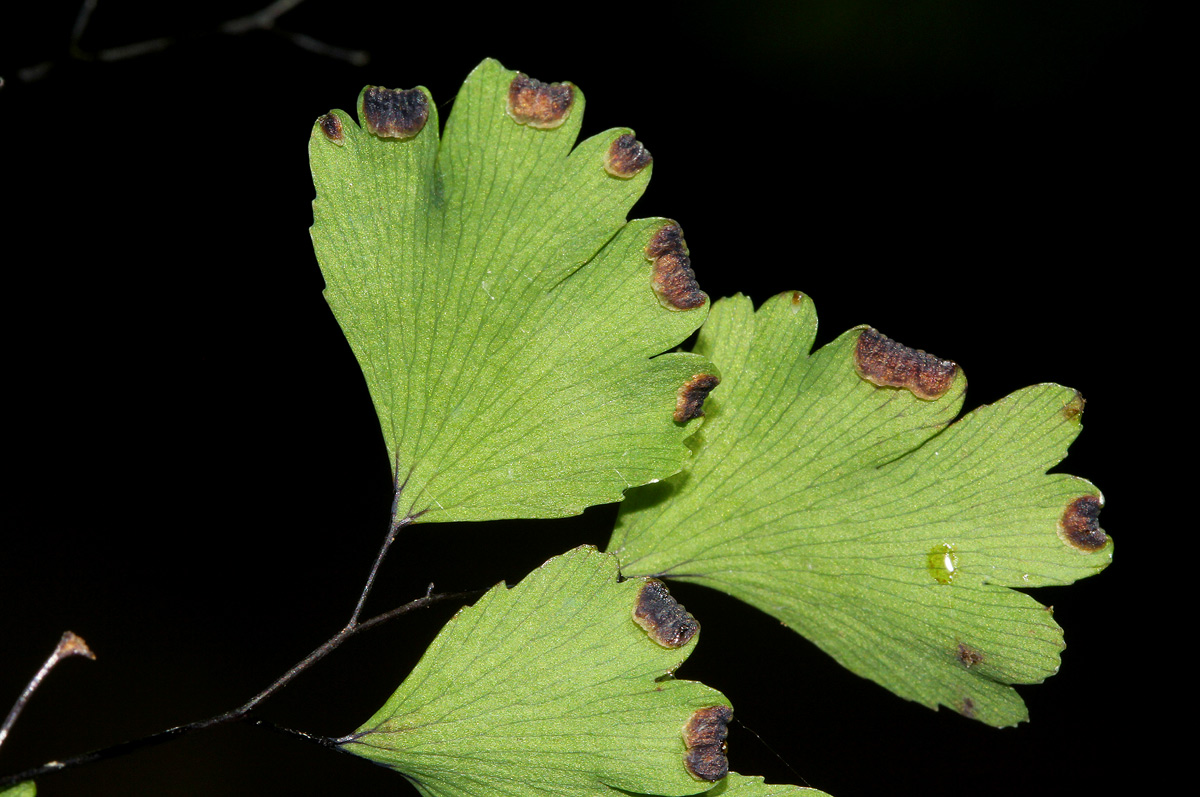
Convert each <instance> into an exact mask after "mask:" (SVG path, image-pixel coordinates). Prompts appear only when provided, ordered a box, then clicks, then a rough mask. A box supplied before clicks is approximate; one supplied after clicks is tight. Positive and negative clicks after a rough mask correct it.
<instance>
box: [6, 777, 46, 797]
mask: <svg viewBox="0 0 1200 797" xmlns="http://www.w3.org/2000/svg"><path fill="white" fill-rule="evenodd" d="M36 795H37V786H35V785H34V783H33V781H32V780H27V781H25V782H24V783H18V784H17V785H16V786H13V787H11V788H8V789H5V790H4V791H0V797H36Z"/></svg>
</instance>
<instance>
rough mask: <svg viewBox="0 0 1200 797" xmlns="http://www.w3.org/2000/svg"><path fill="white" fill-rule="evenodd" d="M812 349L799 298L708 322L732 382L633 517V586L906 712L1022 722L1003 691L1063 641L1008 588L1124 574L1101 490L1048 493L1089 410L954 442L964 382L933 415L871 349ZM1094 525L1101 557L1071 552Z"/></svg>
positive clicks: (1060, 393)
mask: <svg viewBox="0 0 1200 797" xmlns="http://www.w3.org/2000/svg"><path fill="white" fill-rule="evenodd" d="M815 334H816V314H815V312H814V310H813V307H812V303H811V301H809V300H808V299H807V297H804V296H803V295H801V294H799V293H787V294H782V295H780V296H776V297H774V298H772V299H770V300H768V301H767V302H766V303H765V304H764V305H763V307H762V308H760V309H759V311H758V312H757V313H756V312H754V310H753V307H752V305H751V303H750V300H749V299H747V298H745V297H743V296H735V297H733V298H731V299H725V300H722V301H721V302H718V303H717V304H716V305H715V306H714V307H713V310H712V314H711V316H710V319H709V322H708V323H707V324H706V325H705V327H704V329H703V330H702V331H701V335H700V339H699V341H698V343H697V346H696V351H698V352H700V353H702V354H704V355H706V356H709V357H712V359H713V360H714V361H715V362H716V363H718V364H719V366H720V367H721V369H722V371H723V372H724V374H725V377H724V381H723V383H722V384H721V385H720V387H718V388H717V389H716V390H715V391H714V392H713V394H712V396H711V397H710V398H709V401H708V403H707V404H706V407H705V411H706V415H707V419H706V422H705V425H704V427H703V429H702V430H701V431H700V433H699V434H697V435H696V437H695V438H693V440H692V441H691V445H692V446H693V447H694V449H695V457H694V458H693V459H692V460H691V461H690V462H689V463H688V465H687V467H686V469H685V470H684V471H683V472H682V473H680V474H679V475H678V476H676V477H674V478H672V479H670V480H669V481H667V482H664V483H662V484H658V485H653V486H651V487H647V488H644V489H641V490H635V491H633V492H631V494H630V496H629V498H628V499H627V500H626V501H625V503H624V504H623V505H622V507H621V513H620V516H619V520H618V524H617V528H616V531H615V532H614V535H613V539H612V542H611V544H610V550H611V551H613V552H614V553H616V554H617V555H618V556H619V557H620V560H621V567H622V573H624V574H625V575H626V576H635V575H661V576H665V577H669V578H677V579H681V580H687V581H694V582H697V583H700V584H705V585H707V586H710V587H713V588H714V589H719V590H722V591H724V592H727V593H729V594H731V595H733V596H735V597H738V598H740V599H742V600H744V601H746V602H748V603H750V604H752V605H754V606H756V607H758V608H760V609H762V610H763V611H765V612H767V613H768V614H771V615H772V616H774V617H777V618H779V619H780V620H782V621H783V622H784V623H785V624H787V625H789V626H791V627H792V628H793V629H795V630H796V631H797V632H798V633H800V634H803V635H804V636H806V637H808V638H809V639H811V640H812V641H813V642H815V643H816V644H817V645H819V646H820V647H821V648H822V649H824V650H825V651H826V652H828V653H829V654H831V655H832V656H833V657H834V658H836V659H837V660H838V661H839V662H841V663H842V664H843V665H845V666H846V667H848V668H849V669H851V670H852V671H854V672H856V673H858V674H859V675H862V676H864V677H867V678H871V679H873V680H875V681H877V682H879V683H880V684H882V685H884V686H886V687H887V688H888V689H891V690H892V691H893V692H895V693H896V694H898V695H901V696H902V697H905V698H907V699H910V700H916V701H918V702H920V703H923V704H924V705H927V706H930V707H937V706H938V705H939V704H940V705H945V706H949V707H951V708H953V709H954V710H956V711H959V712H961V713H963V714H965V715H967V716H971V717H974V718H977V719H979V720H981V721H983V722H986V723H988V724H991V725H998V726H1003V725H1012V724H1015V723H1017V722H1019V721H1021V720H1024V719H1026V718H1027V714H1026V711H1025V706H1024V703H1023V702H1022V700H1021V698H1020V696H1019V695H1017V693H1016V691H1015V690H1014V689H1012V688H1011V687H1010V686H1009V684H1016V683H1036V682H1040V681H1042V680H1043V679H1044V678H1046V677H1047V676H1049V675H1052V674H1053V673H1054V672H1056V671H1057V668H1058V661H1059V651H1060V650H1061V648H1062V646H1063V643H1062V631H1061V629H1060V628H1059V627H1058V625H1057V624H1056V623H1055V622H1054V620H1053V619H1052V618H1051V613H1050V610H1049V609H1047V608H1046V607H1043V606H1041V605H1040V604H1038V603H1037V602H1036V601H1034V600H1033V599H1032V598H1030V597H1028V596H1027V595H1024V594H1022V593H1019V592H1016V591H1014V590H1012V589H1008V588H1009V587H1036V586H1044V585H1052V584H1067V583H1070V582H1072V581H1074V580H1075V579H1078V578H1082V577H1084V576H1088V575H1091V574H1092V573H1095V572H1097V571H1098V570H1100V569H1102V568H1104V567H1105V566H1106V565H1107V564H1108V563H1109V562H1110V560H1111V558H1112V549H1113V546H1112V543H1111V541H1109V540H1107V539H1106V538H1104V537H1103V532H1100V531H1098V529H1096V528H1095V525H1094V515H1095V512H1096V511H1098V509H1099V505H1100V504H1101V503H1102V498H1100V493H1099V491H1098V490H1097V489H1096V488H1095V487H1094V486H1093V485H1092V484H1090V483H1089V482H1087V481H1085V480H1083V479H1078V478H1075V477H1072V476H1068V475H1062V474H1053V475H1047V474H1046V470H1047V469H1049V468H1050V467H1052V466H1054V465H1055V464H1057V463H1058V462H1059V461H1060V460H1061V459H1062V458H1063V457H1064V456H1065V455H1066V451H1067V446H1068V445H1069V444H1070V442H1071V441H1072V440H1073V439H1074V438H1075V436H1076V434H1078V432H1079V415H1080V411H1081V409H1082V401H1081V399H1080V398H1079V396H1078V394H1077V393H1076V392H1075V391H1073V390H1070V389H1068V388H1064V387H1061V386H1059V385H1052V384H1046V385H1036V386H1034V387H1030V388H1026V389H1024V390H1020V391H1018V392H1016V393H1014V394H1012V395H1010V396H1008V397H1007V398H1004V399H1002V400H1001V401H998V402H996V403H995V404H992V405H990V406H985V407H981V408H979V409H977V410H975V411H973V412H971V413H969V414H967V415H966V416H964V417H963V418H961V419H959V420H958V421H957V422H955V423H953V424H950V422H951V421H952V420H953V419H954V417H955V416H956V415H957V414H958V411H959V409H960V407H961V403H962V397H963V392H964V390H965V387H966V384H965V383H966V380H965V378H964V377H963V376H962V374H961V373H958V374H957V376H956V377H955V378H954V381H953V384H951V385H950V387H949V390H948V391H947V392H946V393H945V394H944V395H942V396H941V397H940V398H937V399H936V400H922V399H919V398H916V397H915V396H914V395H913V394H912V393H910V392H909V391H908V390H906V389H902V388H895V387H877V386H876V385H874V384H872V383H871V382H868V381H866V380H865V379H864V378H862V377H860V376H859V375H858V373H857V372H856V370H855V347H856V344H857V342H858V339H859V336H860V334H862V330H860V329H859V330H851V331H850V332H847V333H846V334H844V335H842V336H841V337H840V338H838V339H837V340H836V341H834V342H833V343H830V344H829V345H827V346H825V347H823V348H822V349H820V350H819V351H816V352H812V353H810V350H811V348H812V343H813V339H814V336H815ZM948 424H949V425H948ZM1077 499H1082V501H1083V503H1082V504H1081V503H1078V502H1077ZM1072 507H1083V509H1084V510H1087V509H1089V508H1090V509H1091V510H1092V511H1091V513H1090V514H1091V518H1090V519H1089V518H1088V517H1087V515H1088V512H1086V511H1084V512H1082V513H1079V512H1075V513H1074V514H1073V513H1072V509H1071V508H1072ZM1089 523H1090V524H1091V526H1092V527H1093V530H1094V532H1095V534H1094V535H1093V538H1095V537H1097V536H1098V537H1099V539H1100V541H1101V543H1102V544H1101V545H1100V547H1099V549H1098V550H1095V551H1093V552H1090V553H1088V552H1083V551H1081V550H1078V549H1077V548H1075V547H1072V546H1071V545H1068V544H1067V542H1066V541H1065V537H1066V531H1069V530H1071V529H1072V528H1075V529H1076V530H1079V527H1088V526H1089ZM1064 524H1065V526H1066V527H1067V528H1066V530H1065V531H1064V530H1061V529H1060V526H1063V525H1064Z"/></svg>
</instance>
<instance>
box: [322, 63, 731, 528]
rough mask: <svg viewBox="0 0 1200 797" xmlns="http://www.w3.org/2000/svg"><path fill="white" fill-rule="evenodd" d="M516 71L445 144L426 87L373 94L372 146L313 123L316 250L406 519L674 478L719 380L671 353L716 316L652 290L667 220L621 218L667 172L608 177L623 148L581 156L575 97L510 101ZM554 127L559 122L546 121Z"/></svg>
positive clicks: (469, 108)
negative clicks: (701, 395)
mask: <svg viewBox="0 0 1200 797" xmlns="http://www.w3.org/2000/svg"><path fill="white" fill-rule="evenodd" d="M516 76H517V73H515V72H512V71H509V70H506V69H504V68H503V67H502V66H500V64H498V63H497V62H495V61H490V60H489V61H484V62H483V63H482V64H481V65H480V66H479V67H478V68H476V69H475V71H474V72H472V73H471V75H470V76H469V77H468V78H467V80H466V82H465V83H464V85H463V87H462V89H461V91H460V92H459V94H458V98H457V99H456V100H455V103H454V111H453V113H452V114H451V116H450V118H449V121H448V122H447V124H446V131H445V136H444V138H442V139H441V140H440V142H439V137H438V119H437V106H436V105H435V104H434V103H433V101H432V99H430V98H429V97H428V92H427V91H426V90H425V89H423V88H422V89H414V90H412V91H410V92H390V91H388V90H386V89H383V90H376V89H364V93H363V95H361V96H360V102H359V114H360V117H362V118H363V121H364V124H366V123H368V122H369V123H370V125H369V127H370V129H368V127H360V126H359V125H358V124H356V123H355V122H354V121H353V120H352V119H351V117H350V116H349V115H348V114H346V113H345V112H343V111H333V112H331V113H330V114H328V115H327V116H324V117H322V118H321V119H319V120H318V121H317V123H316V124H315V125H314V127H313V132H312V137H311V139H310V145H309V153H310V158H311V163H312V173H313V182H314V184H315V186H316V193H317V198H316V200H315V201H314V203H313V218H314V223H313V228H312V238H313V245H314V248H315V250H316V254H317V258H318V260H319V261H320V263H321V269H322V272H323V273H324V275H325V280H326V289H325V296H326V299H327V300H328V302H329V305H330V307H331V308H332V309H333V312H334V315H335V316H336V317H337V319H338V323H339V324H341V327H342V329H343V331H344V332H345V334H346V338H347V340H348V341H349V343H350V346H351V348H352V349H353V351H354V354H355V356H356V357H357V358H358V361H359V364H360V365H361V367H362V370H363V374H364V376H365V377H366V380H367V384H368V387H369V388H370V392H371V397H372V400H373V402H374V405H375V409H376V412H377V413H378V415H379V419H380V424H381V426H382V429H383V436H384V440H385V442H386V445H387V450H388V452H389V456H390V457H391V458H392V459H393V460H394V462H395V463H396V471H397V473H396V474H395V475H396V478H397V481H398V482H399V483H404V484H405V488H404V491H403V495H402V503H401V505H399V506H398V507H397V510H398V517H412V516H416V515H418V514H420V513H422V512H426V513H427V514H424V515H423V516H422V517H421V519H422V520H429V521H451V520H485V519H495V518H520V517H530V518H533V517H556V516H563V515H570V514H577V513H579V512H581V511H582V510H583V508H584V507H586V506H590V505H593V504H599V503H605V502H611V501H618V500H620V499H621V497H622V493H623V492H624V490H625V489H626V488H628V487H630V486H631V485H639V484H645V483H647V482H651V481H654V480H656V479H659V478H663V477H665V476H667V475H669V474H672V473H675V472H677V471H678V470H679V468H680V466H681V463H682V461H683V459H684V457H685V455H686V453H687V450H686V448H685V447H684V445H683V442H682V441H683V439H684V437H686V436H687V435H688V434H689V433H690V431H691V430H689V426H690V425H691V424H689V423H687V422H686V421H683V422H677V421H676V420H674V418H673V414H674V412H675V409H676V403H677V394H678V393H679V391H680V389H681V387H682V386H683V385H684V384H685V383H686V382H687V381H688V380H689V379H691V378H692V377H693V376H695V375H696V374H699V373H706V372H707V373H712V366H711V364H709V363H708V362H707V361H706V360H705V359H704V358H702V357H700V356H697V355H695V354H686V353H684V354H680V353H672V354H666V355H662V356H656V355H659V354H661V353H662V352H664V351H667V350H668V349H671V348H673V347H674V346H676V345H677V344H678V343H679V342H681V341H682V340H683V339H684V338H685V337H687V336H688V335H689V334H690V333H691V332H692V331H694V330H695V329H696V328H697V327H698V326H699V325H700V324H701V323H702V322H703V321H704V318H705V315H706V313H707V302H706V301H703V296H702V294H698V291H697V292H696V294H697V295H698V296H699V297H700V298H699V299H697V302H699V304H698V305H697V306H695V307H693V308H692V309H674V308H669V307H667V306H665V304H664V303H663V302H661V301H660V300H659V298H658V296H657V295H656V292H655V290H654V289H653V286H652V279H653V274H654V271H655V265H654V263H653V262H652V260H651V259H650V257H649V256H648V254H647V246H648V245H649V244H650V242H651V240H652V239H654V237H655V236H656V234H657V233H659V231H660V230H662V229H663V228H664V227H666V226H668V225H669V222H668V221H667V220H665V219H646V220H640V221H633V222H629V223H626V221H625V217H626V214H627V212H628V210H629V208H630V207H631V206H632V204H633V203H634V201H635V200H636V199H637V198H638V197H639V196H640V195H641V193H642V191H643V190H644V189H645V187H646V183H647V181H648V180H649V173H650V170H651V169H650V167H649V166H648V165H647V166H644V168H640V170H639V168H635V167H638V166H639V164H637V163H635V164H634V166H633V167H629V166H628V164H627V163H626V168H625V172H626V173H627V174H628V175H629V176H614V175H613V174H612V173H610V169H611V167H612V166H613V164H614V163H616V165H617V167H618V169H617V171H620V167H621V165H622V164H621V162H620V158H618V160H617V161H613V155H614V153H616V154H617V155H618V156H619V155H621V153H622V152H624V153H625V154H626V155H627V154H628V152H629V151H628V150H622V149H621V147H622V146H623V145H627V144H629V143H630V142H633V139H632V137H631V136H626V135H625V134H627V133H629V131H628V130H609V131H606V132H604V133H600V134H599V135H596V136H593V137H592V138H589V139H587V140H586V141H583V142H580V143H579V144H578V145H577V146H575V147H574V148H573V149H572V145H573V144H574V143H575V139H576V136H577V134H578V131H579V127H580V123H581V120H582V117H583V110H584V108H583V106H584V100H583V96H582V95H581V94H580V92H579V91H578V90H577V89H575V90H573V102H572V103H571V104H570V106H569V108H567V109H566V110H564V109H563V107H562V103H561V102H560V103H559V105H557V106H556V105H555V102H556V101H557V100H562V98H563V95H562V94H561V91H566V90H561V91H560V94H559V95H554V94H553V93H550V94H545V96H543V95H541V94H538V93H537V92H538V90H537V87H536V85H534V87H533V88H530V86H531V85H533V84H528V83H526V84H521V85H524V86H525V88H526V89H527V90H526V91H525V93H524V94H518V100H521V101H522V102H524V105H522V103H521V102H518V103H517V104H516V105H515V106H514V105H513V104H512V102H511V101H510V88H511V87H512V86H513V84H514V80H515V79H517V78H516ZM521 85H518V86H517V89H520V88H521ZM545 91H546V92H553V91H556V90H553V89H545ZM530 92H533V93H532V94H531V93H530ZM543 93H544V92H543ZM522 98H523V99H522ZM555 113H558V115H559V117H558V119H557V120H553V119H552V120H551V121H552V122H553V121H560V122H561V124H559V126H557V127H553V128H551V129H546V124H545V123H544V122H540V121H538V118H537V117H538V115H539V114H541V115H542V116H543V117H544V116H546V115H550V116H553V115H554V114H555ZM522 114H524V115H525V116H524V117H522V118H523V119H524V120H525V121H528V123H519V122H518V121H516V120H515V119H514V115H516V116H519V117H520V116H522ZM426 115H427V118H426ZM539 125H540V126H539ZM373 131H374V132H373ZM377 133H378V134H377ZM385 136H395V137H385ZM606 164H608V168H606ZM689 274H690V272H689ZM692 284H693V285H694V282H693V283H692Z"/></svg>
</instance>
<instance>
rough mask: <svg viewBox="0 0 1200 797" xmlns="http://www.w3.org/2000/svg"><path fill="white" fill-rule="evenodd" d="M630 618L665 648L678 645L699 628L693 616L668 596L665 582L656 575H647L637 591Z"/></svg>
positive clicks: (677, 646)
mask: <svg viewBox="0 0 1200 797" xmlns="http://www.w3.org/2000/svg"><path fill="white" fill-rule="evenodd" d="M633 621H634V622H635V623H637V624H638V625H640V626H641V627H642V629H643V630H644V631H645V632H646V634H647V635H648V636H649V637H650V638H651V639H653V640H654V641H655V642H657V643H658V644H659V645H662V646H663V647H664V648H681V647H683V646H684V645H686V644H687V643H688V642H690V641H691V640H692V637H694V636H695V635H696V632H697V631H699V630H700V623H698V622H696V618H695V617H693V616H692V614H691V612H689V611H688V610H687V609H685V608H683V606H682V605H681V604H680V603H679V601H677V600H675V598H674V597H672V596H671V593H670V591H669V590H668V589H667V585H666V584H664V583H663V582H661V581H659V580H658V579H657V578H651V579H647V581H646V583H645V584H644V585H643V586H642V588H641V590H639V591H638V597H637V603H636V604H634V607H633Z"/></svg>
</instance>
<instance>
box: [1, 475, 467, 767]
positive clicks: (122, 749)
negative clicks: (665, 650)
mask: <svg viewBox="0 0 1200 797" xmlns="http://www.w3.org/2000/svg"><path fill="white" fill-rule="evenodd" d="M407 483H408V480H407V479H405V480H404V481H403V482H398V483H397V484H396V490H395V494H394V496H393V499H392V518H391V520H390V521H389V522H388V532H387V535H386V536H385V537H384V540H383V545H381V546H379V553H378V554H376V555H375V563H374V564H373V565H371V572H370V574H369V575H368V576H367V582H366V584H365V585H364V586H363V590H362V593H361V594H360V595H359V596H358V603H357V604H356V605H355V606H354V613H353V614H352V615H351V616H350V621H349V622H348V623H346V625H345V627H344V628H342V630H341V631H338V632H337V633H336V634H334V635H333V636H332V637H330V638H329V639H328V640H326V641H325V642H324V643H323V644H322V645H321V646H320V647H318V648H317V649H316V650H314V651H313V652H312V653H309V654H308V655H307V656H305V657H304V658H303V659H302V660H301V661H299V662H298V663H297V664H295V665H294V666H293V667H292V668H291V669H289V670H288V671H287V672H285V673H284V674H283V675H281V676H279V677H278V678H276V679H275V681H274V682H272V683H271V685H270V686H268V687H267V688H266V689H264V690H262V691H261V692H259V693H258V694H257V695H255V696H254V697H252V698H250V699H249V700H247V701H246V702H245V703H243V704H242V705H240V706H238V707H237V708H235V709H232V710H230V711H226V712H225V713H224V714H218V715H216V716H215V717H209V718H208V719H203V720H197V721H196V722H189V723H188V724H186V725H178V726H176V727H174V728H168V729H167V730H165V731H160V732H158V733H154V734H151V735H149V736H144V737H142V738H140V739H133V740H131V741H128V742H122V743H121V744H117V745H113V746H112V747H105V748H102V749H100V750H93V751H92V752H90V753H84V754H82V755H78V756H75V757H74V758H68V759H65V760H62V761H52V762H50V763H48V764H43V765H42V766H40V767H36V768H34V769H30V770H26V771H25V772H19V773H17V774H16V775H11V776H5V777H0V788H2V787H4V786H8V785H11V784H15V783H20V782H21V781H24V780H31V779H33V778H38V777H41V776H43V775H47V774H49V773H51V772H60V771H62V770H64V769H67V768H69V767H76V766H79V765H81V764H87V763H91V762H93V761H100V760H103V759H109V758H115V757H117V756H121V755H125V754H127V753H132V752H134V751H135V750H141V749H143V748H146V747H153V746H155V745H159V744H162V743H164V742H168V741H171V740H172V739H175V738H178V737H180V736H183V735H185V734H189V733H193V732H195V731H200V730H204V729H205V728H211V727H213V726H216V725H224V724H226V723H229V722H234V721H236V720H241V719H245V718H246V717H247V715H248V714H249V713H250V712H251V711H253V710H254V708H255V707H256V706H258V705H259V704H260V703H262V702H263V701H264V700H266V699H267V698H269V697H270V696H271V695H273V694H275V693H276V692H278V691H279V690H280V689H282V688H283V687H285V686H287V685H288V684H289V683H291V681H292V679H293V678H295V677H296V676H297V675H299V674H300V673H302V672H304V671H305V670H307V669H308V668H309V667H311V666H312V665H314V664H316V663H317V662H318V661H320V660H321V659H323V658H325V657H326V656H327V655H329V654H330V653H331V652H333V651H334V650H335V649H337V648H338V647H339V646H340V645H341V644H342V643H343V642H345V641H346V640H347V639H349V638H350V637H352V636H354V635H355V634H357V633H359V632H360V631H365V630H366V629H368V628H373V627H374V626H377V625H379V624H381V623H385V622H387V621H388V620H391V619H393V618H396V617H399V616H401V615H403V614H408V613H409V612H411V611H413V610H414V609H421V608H424V607H426V606H431V605H433V604H434V603H439V602H441V601H446V600H453V599H456V598H457V599H462V598H470V597H473V596H477V595H479V594H481V593H482V590H475V591H471V592H449V593H439V594H434V592H433V584H430V585H429V588H428V589H427V590H426V591H425V597H423V598H417V599H416V600H412V601H409V602H408V603H406V604H404V605H403V606H398V607H396V608H395V609H392V610H391V611H387V612H384V613H383V614H377V615H375V616H374V617H371V618H368V619H366V620H361V621H360V620H359V618H360V617H361V616H362V610H363V606H364V605H365V604H366V602H367V596H369V595H370V594H371V588H372V587H373V586H374V585H375V576H376V575H377V574H378V573H379V568H380V565H382V564H383V559H384V557H385V556H387V552H388V549H390V548H391V547H392V543H393V542H395V541H396V534H397V532H399V531H400V529H402V528H404V527H405V526H409V525H411V524H412V523H413V522H415V521H416V520H417V518H419V517H420V516H421V515H423V514H425V513H424V511H421V512H417V513H415V514H412V515H403V516H399V517H397V515H398V513H399V507H400V496H401V494H402V493H403V492H404V487H405V485H407ZM71 636H72V637H74V635H73V634H72V635H71ZM75 638H76V639H77V637H75ZM63 639H64V641H65V640H66V636H65V635H64V637H63ZM80 642H82V640H80ZM59 644H60V648H61V647H62V644H63V643H59ZM84 650H86V645H85V646H84ZM74 652H82V651H74ZM88 652H89V653H90V651H88ZM56 655H59V657H60V658H61V655H64V654H59V653H58V651H56ZM51 659H54V656H51ZM51 666H53V661H47V663H46V666H45V667H43V668H42V669H43V672H39V673H38V675H37V676H36V677H35V679H34V681H35V682H34V683H31V684H30V688H28V689H27V690H26V692H30V691H32V689H33V688H36V686H37V682H40V681H41V679H42V678H43V677H44V676H45V672H44V671H47V670H48V669H49V667H51ZM27 699H28V697H27V696H25V695H23V696H22V700H18V701H17V702H18V705H17V706H16V707H14V709H13V712H14V714H15V713H19V712H20V708H21V706H23V705H24V700H27ZM14 714H10V715H9V720H8V721H6V722H5V724H4V732H5V733H7V730H8V728H9V726H10V725H11V724H12V721H13V720H15V716H14ZM256 724H258V723H256ZM261 724H264V725H269V723H261ZM271 727H273V728H274V729H275V730H279V731H281V732H284V733H288V734H290V735H293V736H302V737H304V738H305V739H307V740H309V741H313V742H317V743H318V744H322V745H324V746H326V747H336V746H337V742H338V740H334V739H327V738H325V737H322V736H314V735H312V734H308V733H304V732H303V731H293V730H290V729H283V728H275V727H274V726H271ZM0 741H3V735H0Z"/></svg>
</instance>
